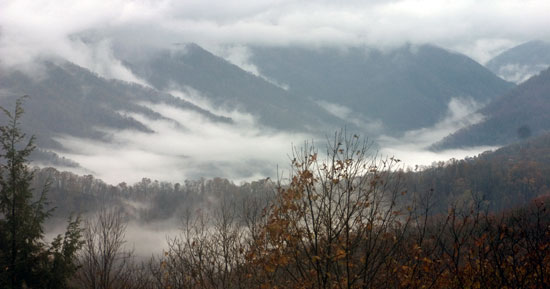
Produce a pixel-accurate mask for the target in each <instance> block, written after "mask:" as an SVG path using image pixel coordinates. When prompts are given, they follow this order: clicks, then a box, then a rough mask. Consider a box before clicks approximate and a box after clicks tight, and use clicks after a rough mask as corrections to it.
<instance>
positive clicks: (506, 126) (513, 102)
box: [433, 69, 550, 149]
mask: <svg viewBox="0 0 550 289" xmlns="http://www.w3.org/2000/svg"><path fill="white" fill-rule="evenodd" d="M549 111H550V69H547V70H545V71H543V72H541V73H540V74H539V75H537V76H533V77H532V78H530V79H529V80H527V81H525V82H523V83H522V84H520V85H519V86H517V87H516V88H514V89H512V90H511V91H510V92H508V93H507V94H505V95H503V96H502V97H500V98H498V99H496V100H495V101H493V102H491V103H490V104H488V105H487V106H486V107H485V108H483V109H482V110H481V111H480V113H482V114H483V115H485V116H486V119H485V121H483V122H481V123H478V124H475V125H473V126H469V127H466V128H463V129H461V130H459V131H457V132H455V133H454V134H451V135H450V136H448V137H446V138H445V139H443V140H442V141H441V142H439V143H437V144H436V145H434V147H433V148H434V149H445V148H454V147H465V146H480V145H505V144H509V143H512V142H515V141H518V140H520V139H522V138H526V137H529V136H530V135H539V134H541V133H543V132H545V131H548V130H550V114H549V113H548V112H549Z"/></svg>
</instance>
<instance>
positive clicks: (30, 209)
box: [0, 98, 81, 289]
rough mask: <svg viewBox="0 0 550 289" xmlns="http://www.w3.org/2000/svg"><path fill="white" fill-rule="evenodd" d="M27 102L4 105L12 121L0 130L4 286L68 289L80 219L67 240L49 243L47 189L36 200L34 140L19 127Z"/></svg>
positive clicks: (1, 272)
mask: <svg viewBox="0 0 550 289" xmlns="http://www.w3.org/2000/svg"><path fill="white" fill-rule="evenodd" d="M22 102H23V101H22V98H20V99H18V100H17V102H16V105H15V109H14V111H13V112H10V111H8V110H7V109H5V108H3V107H0V109H1V110H2V111H3V112H4V113H5V115H6V116H7V118H8V124H7V125H3V126H0V268H2V270H0V287H1V288H11V289H15V288H29V287H30V288H64V287H67V286H66V283H67V282H66V280H67V279H68V278H69V277H70V275H68V274H72V272H74V271H75V270H76V266H75V265H74V256H75V255H76V251H77V250H78V248H79V247H80V244H81V243H80V233H81V229H80V228H79V219H78V218H77V219H76V220H69V226H68V228H67V232H66V233H65V236H64V237H61V236H58V237H57V238H55V240H54V241H53V242H52V244H51V246H47V245H46V244H45V242H44V241H43V235H44V230H43V226H42V224H43V222H44V220H45V219H46V218H47V217H48V216H49V215H50V212H51V211H50V210H46V205H47V203H46V191H47V185H46V186H44V188H43V189H42V190H41V192H40V193H39V194H37V197H36V198H35V197H34V194H33V190H32V188H31V182H32V179H33V171H32V170H31V169H30V168H29V166H28V165H27V160H28V157H29V155H30V154H31V152H32V151H33V150H34V149H35V145H34V140H35V138H34V136H32V137H30V138H27V137H26V135H25V134H24V133H23V132H21V130H20V128H19V127H20V119H21V116H22V115H23V108H22ZM59 269H63V270H65V272H63V273H61V272H59ZM52 286H55V287H52Z"/></svg>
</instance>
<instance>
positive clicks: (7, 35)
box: [0, 0, 550, 74]
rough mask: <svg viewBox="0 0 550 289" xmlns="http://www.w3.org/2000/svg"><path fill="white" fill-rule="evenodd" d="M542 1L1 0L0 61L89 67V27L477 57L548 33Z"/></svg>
mask: <svg viewBox="0 0 550 289" xmlns="http://www.w3.org/2000/svg"><path fill="white" fill-rule="evenodd" d="M549 10H550V2H548V1H545V0H530V1H522V0H482V1H474V0H465V1H454V2H449V1H440V0H395V1H345V2H341V1H340V2H334V1H322V0H317V1H284V0H268V1H252V0H238V1H220V0H201V1H197V0H187V1H175V0H161V1H147V0H115V1H106V0H105V1H92V0H85V1H67V0H61V1H53V0H6V1H2V2H1V3H0V11H2V17H0V26H1V32H0V33H1V38H0V54H1V55H2V64H3V65H7V66H13V65H15V64H18V63H21V62H29V61H32V60H33V59H35V58H36V57H46V56H61V57H67V58H69V59H70V60H71V61H74V62H76V63H82V64H85V65H90V66H92V63H90V62H89V61H86V59H90V57H91V56H90V55H93V53H94V52H91V51H88V50H87V49H86V45H85V44H88V43H84V42H82V40H81V37H82V36H86V37H89V36H90V35H93V36H94V37H95V38H96V40H97V39H99V40H98V41H101V40H103V39H107V40H109V41H115V42H123V43H125V44H126V45H153V46H163V47H167V46H169V45H171V44H173V43H175V42H197V43H199V44H201V45H204V46H207V47H214V46H217V45H225V44H237V45H248V44H255V45H289V44H293V45H304V46H319V45H341V46H347V45H363V44H367V45H373V46H377V47H378V48H380V47H382V48H383V47H393V46H396V45H400V44H403V43H406V42H411V43H426V42H429V43H434V44H437V45H440V46H443V47H447V48H450V49H454V50H457V51H460V52H465V53H467V54H469V55H470V56H472V57H474V58H475V59H477V60H478V61H480V62H485V61H486V60H488V59H489V58H490V57H492V56H493V55H495V54H496V53H498V52H499V51H501V50H502V49H504V48H507V47H510V46H512V45H514V44H517V43H520V42H523V41H527V40H531V39H543V40H545V39H546V40H550V30H548V29H546V28H547V27H549V26H550V17H548V15H547V11H549ZM93 49H102V47H95V48H93ZM91 59H94V58H93V57H91ZM89 68H90V67H89ZM99 70H100V71H102V70H104V68H101V69H99ZM114 70H115V71H116V70H117V69H116V68H114ZM119 73H122V74H125V73H127V72H120V71H119ZM115 74H116V73H115Z"/></svg>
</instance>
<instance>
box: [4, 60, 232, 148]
mask: <svg viewBox="0 0 550 289" xmlns="http://www.w3.org/2000/svg"><path fill="white" fill-rule="evenodd" d="M42 68H43V71H41V73H40V74H39V75H34V76H30V75H28V74H24V73H21V72H18V71H1V74H2V78H0V91H1V93H0V100H1V103H2V106H6V107H9V105H10V104H14V103H15V98H17V97H20V96H22V95H29V96H30V99H29V100H27V101H26V103H25V106H24V108H25V110H26V113H25V114H24V115H23V121H22V125H23V128H24V130H25V131H28V132H31V133H33V134H36V135H37V137H38V144H39V145H40V146H41V147H43V148H59V144H57V143H56V141H55V140H54V139H53V138H54V137H55V136H57V135H60V134H64V135H70V136H74V137H81V138H96V139H100V138H105V137H107V136H106V134H105V133H104V132H102V131H101V129H98V128H108V129H119V130H120V129H133V130H138V131H142V132H152V130H151V129H150V128H149V127H148V126H147V124H145V123H141V122H139V121H138V120H136V119H134V118H133V117H131V116H128V115H124V114H121V113H120V112H129V113H138V114H141V115H145V116H147V117H148V118H151V119H162V118H163V116H162V115H160V114H158V113H157V112H155V111H153V110H151V109H149V108H147V107H146V106H142V105H140V104H139V103H140V102H148V103H166V104H169V105H172V106H176V107H179V108H183V109H189V110H193V111H196V112H197V113H200V114H202V115H204V116H205V117H208V118H211V119H213V120H217V121H224V122H227V121H230V120H229V119H227V118H223V117H219V116H216V115H214V114H212V113H210V112H208V111H206V110H203V109H201V108H199V107H197V106H195V105H193V104H191V103H189V102H186V101H184V100H181V99H178V98H176V97H174V96H172V95H169V94H166V93H161V92H158V91H156V90H154V89H151V88H146V87H143V86H141V85H137V84H131V83H127V82H123V81H117V80H108V79H105V78H102V77H99V76H98V75H96V74H94V73H92V72H90V71H89V70H87V69H84V68H81V67H79V66H76V65H74V64H71V63H68V62H64V63H62V64H54V63H52V62H45V63H43V66H42ZM3 118H4V116H3V115H2V116H0V121H3Z"/></svg>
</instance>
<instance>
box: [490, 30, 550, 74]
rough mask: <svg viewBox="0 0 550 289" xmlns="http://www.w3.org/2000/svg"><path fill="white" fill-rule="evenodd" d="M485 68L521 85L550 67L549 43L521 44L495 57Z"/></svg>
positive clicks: (531, 42)
mask: <svg viewBox="0 0 550 289" xmlns="http://www.w3.org/2000/svg"><path fill="white" fill-rule="evenodd" d="M486 66H487V68H489V69H490V70H491V71H493V72H494V73H495V74H497V75H499V76H500V77H502V78H503V79H506V80H508V81H513V82H516V83H521V82H523V81H525V80H527V79H528V78H530V77H531V76H533V75H535V74H537V73H539V72H541V71H543V70H545V69H546V68H548V67H549V66H550V43H547V42H543V41H538V40H536V41H530V42H526V43H523V44H521V45H518V46H516V47H513V48H511V49H508V50H506V51H504V52H502V53H501V54H499V55H497V56H495V57H494V58H493V59H491V60H490V61H489V62H487V65H486Z"/></svg>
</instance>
